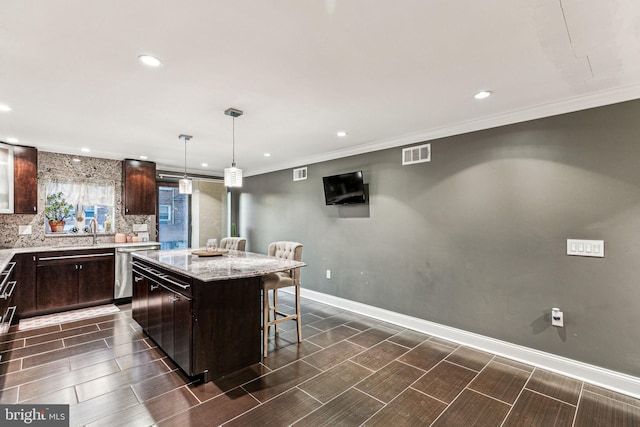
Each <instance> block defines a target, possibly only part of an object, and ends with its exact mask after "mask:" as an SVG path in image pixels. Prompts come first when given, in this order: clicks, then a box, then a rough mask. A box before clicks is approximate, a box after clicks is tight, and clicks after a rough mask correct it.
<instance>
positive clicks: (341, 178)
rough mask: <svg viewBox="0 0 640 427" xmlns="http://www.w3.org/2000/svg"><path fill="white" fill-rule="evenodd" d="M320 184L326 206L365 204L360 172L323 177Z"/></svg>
mask: <svg viewBox="0 0 640 427" xmlns="http://www.w3.org/2000/svg"><path fill="white" fill-rule="evenodd" d="M322 183H323V184H324V199H325V202H326V204H327V205H350V204H355V203H366V197H365V193H364V182H363V179H362V171H359V172H349V173H343V174H340V175H333V176H325V177H323V178H322Z"/></svg>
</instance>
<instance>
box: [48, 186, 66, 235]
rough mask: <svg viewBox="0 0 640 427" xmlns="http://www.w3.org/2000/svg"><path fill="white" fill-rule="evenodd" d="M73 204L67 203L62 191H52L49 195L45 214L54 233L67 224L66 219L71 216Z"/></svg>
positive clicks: (61, 229)
mask: <svg viewBox="0 0 640 427" xmlns="http://www.w3.org/2000/svg"><path fill="white" fill-rule="evenodd" d="M72 209H73V206H72V205H70V204H69V203H67V201H66V200H65V198H64V196H63V195H62V191H61V192H59V193H52V194H49V195H48V196H47V206H45V208H44V216H45V217H46V218H47V219H48V220H49V227H51V231H52V232H54V233H59V232H61V231H63V230H64V225H65V224H66V222H65V219H67V218H68V217H69V213H70V212H71V210H72Z"/></svg>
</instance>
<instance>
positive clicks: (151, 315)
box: [147, 280, 162, 344]
mask: <svg viewBox="0 0 640 427" xmlns="http://www.w3.org/2000/svg"><path fill="white" fill-rule="evenodd" d="M147 282H148V283H149V298H148V300H147V301H148V306H147V310H148V311H147V313H148V317H147V319H148V322H149V323H148V328H147V334H149V336H150V337H151V338H152V339H153V340H154V341H155V342H156V343H157V344H160V343H161V342H162V286H160V284H158V283H157V282H155V281H153V280H148V281H147Z"/></svg>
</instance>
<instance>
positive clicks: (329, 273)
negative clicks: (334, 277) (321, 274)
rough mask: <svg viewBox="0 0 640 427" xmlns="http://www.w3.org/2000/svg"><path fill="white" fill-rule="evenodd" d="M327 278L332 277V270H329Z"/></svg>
mask: <svg viewBox="0 0 640 427" xmlns="http://www.w3.org/2000/svg"><path fill="white" fill-rule="evenodd" d="M327 279H331V270H327Z"/></svg>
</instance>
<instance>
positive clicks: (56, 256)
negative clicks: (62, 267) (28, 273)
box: [38, 251, 115, 267]
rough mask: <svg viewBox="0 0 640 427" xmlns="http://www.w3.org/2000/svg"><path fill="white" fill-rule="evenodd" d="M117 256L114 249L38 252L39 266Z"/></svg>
mask: <svg viewBox="0 0 640 427" xmlns="http://www.w3.org/2000/svg"><path fill="white" fill-rule="evenodd" d="M109 257H112V258H113V257H115V252H113V251H97V252H90V253H68V252H62V253H56V252H44V253H41V254H38V267H40V266H43V265H56V264H71V263H74V262H84V261H99V260H101V259H105V258H109Z"/></svg>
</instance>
